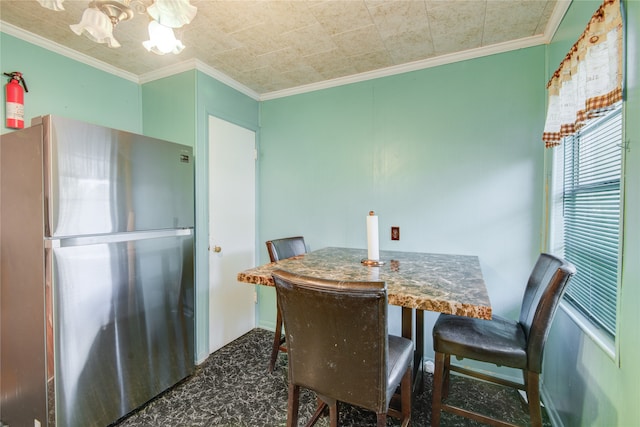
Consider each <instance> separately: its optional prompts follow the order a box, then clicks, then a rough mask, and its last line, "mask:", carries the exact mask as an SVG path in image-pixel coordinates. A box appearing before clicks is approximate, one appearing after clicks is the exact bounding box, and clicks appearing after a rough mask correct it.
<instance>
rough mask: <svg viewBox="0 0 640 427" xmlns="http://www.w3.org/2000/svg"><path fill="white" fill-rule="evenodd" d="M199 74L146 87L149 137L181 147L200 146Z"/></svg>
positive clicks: (144, 102) (144, 107)
mask: <svg viewBox="0 0 640 427" xmlns="http://www.w3.org/2000/svg"><path fill="white" fill-rule="evenodd" d="M195 80H196V71H195V70H191V71H185V72H183V73H180V74H176V75H173V76H170V77H165V78H162V79H159V80H154V81H152V82H149V83H145V84H144V85H142V122H143V130H144V134H145V135H149V136H153V137H156V138H161V139H165V140H168V141H173V142H177V143H179V144H184V145H189V146H191V147H194V146H195V143H196V90H195V88H196V85H195Z"/></svg>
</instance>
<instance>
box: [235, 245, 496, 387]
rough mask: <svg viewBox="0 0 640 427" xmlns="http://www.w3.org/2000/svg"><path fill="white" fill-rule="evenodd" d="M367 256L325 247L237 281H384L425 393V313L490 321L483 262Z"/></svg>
mask: <svg viewBox="0 0 640 427" xmlns="http://www.w3.org/2000/svg"><path fill="white" fill-rule="evenodd" d="M367 255H368V252H367V249H358V248H342V247H326V248H323V249H319V250H315V251H312V252H308V253H306V254H304V255H298V256H295V257H292V258H287V259H284V260H280V261H277V262H273V263H268V264H264V265H261V266H258V267H255V268H251V269H248V270H245V271H241V272H239V273H238V275H237V280H238V281H239V282H242V283H249V284H254V285H263V286H274V287H275V283H274V281H273V277H272V273H273V272H274V271H275V270H285V271H288V272H291V273H295V274H299V275H304V276H312V277H318V278H323V279H329V280H339V281H384V282H385V283H386V286H387V300H388V303H389V304H390V305H395V306H400V307H402V320H401V322H402V323H401V324H402V336H403V337H405V338H409V339H411V340H413V342H414V346H415V347H414V364H413V365H414V390H421V388H422V384H423V381H422V377H423V357H424V310H428V311H434V312H440V313H449V314H455V315H458V316H468V317H475V318H479V319H491V303H490V301H489V295H488V293H487V288H486V285H485V282H484V278H483V276H482V269H481V268H480V261H479V259H478V257H477V256H473V255H456V254H439V253H423V252H401V251H386V250H382V251H380V257H379V264H380V265H378V266H372V265H369V264H371V263H370V262H368V261H367ZM413 324H415V331H414V330H413ZM414 332H415V333H414Z"/></svg>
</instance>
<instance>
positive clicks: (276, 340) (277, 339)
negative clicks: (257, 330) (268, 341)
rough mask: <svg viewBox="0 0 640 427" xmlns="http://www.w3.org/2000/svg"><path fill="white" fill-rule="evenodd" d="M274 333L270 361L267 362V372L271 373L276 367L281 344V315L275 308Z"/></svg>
mask: <svg viewBox="0 0 640 427" xmlns="http://www.w3.org/2000/svg"><path fill="white" fill-rule="evenodd" d="M276 313H277V314H276V331H275V333H274V334H273V347H272V348H271V360H270V361H269V372H273V369H274V368H275V366H276V360H277V359H278V352H280V345H281V344H282V313H280V308H279V307H276Z"/></svg>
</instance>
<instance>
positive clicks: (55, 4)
mask: <svg viewBox="0 0 640 427" xmlns="http://www.w3.org/2000/svg"><path fill="white" fill-rule="evenodd" d="M63 1H64V0H38V3H40V6H42V7H46V8H47V9H51V10H55V11H56V12H58V11H61V10H64V6H62V2H63Z"/></svg>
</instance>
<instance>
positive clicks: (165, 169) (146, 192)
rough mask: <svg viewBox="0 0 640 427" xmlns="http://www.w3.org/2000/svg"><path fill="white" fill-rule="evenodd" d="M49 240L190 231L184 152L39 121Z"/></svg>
mask: <svg viewBox="0 0 640 427" xmlns="http://www.w3.org/2000/svg"><path fill="white" fill-rule="evenodd" d="M42 126H43V134H44V143H45V149H44V151H45V203H46V206H45V209H46V223H45V233H46V235H47V236H49V237H63V236H75V235H85V234H103V233H114V232H124V231H144V230H155V229H168V228H181V227H192V226H193V224H194V161H193V150H192V148H191V147H188V146H184V145H179V144H174V143H170V142H167V141H162V140H158V139H154V138H149V137H146V136H142V135H136V134H133V133H129V132H123V131H118V130H113V129H108V128H105V127H101V126H96V125H93V124H88V123H83V122H79V121H76V120H71V119H67V118H63V117H57V116H45V117H43V118H42Z"/></svg>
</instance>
